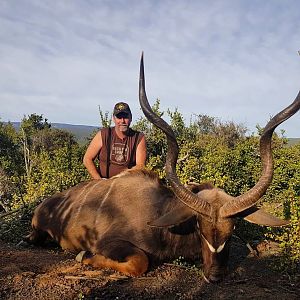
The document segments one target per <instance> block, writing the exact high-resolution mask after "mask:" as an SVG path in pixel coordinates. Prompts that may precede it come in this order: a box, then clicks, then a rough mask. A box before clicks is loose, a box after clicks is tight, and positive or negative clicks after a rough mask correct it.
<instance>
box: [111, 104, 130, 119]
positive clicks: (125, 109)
mask: <svg viewBox="0 0 300 300" xmlns="http://www.w3.org/2000/svg"><path fill="white" fill-rule="evenodd" d="M119 113H127V114H129V115H131V110H130V108H129V105H128V104H127V103H125V102H118V103H117V104H116V105H115V107H114V111H113V115H114V116H116V115H117V114H119Z"/></svg>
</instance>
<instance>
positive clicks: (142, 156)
mask: <svg viewBox="0 0 300 300" xmlns="http://www.w3.org/2000/svg"><path fill="white" fill-rule="evenodd" d="M135 155H136V156H135V161H136V166H138V167H144V166H145V164H146V158H147V147H146V139H145V136H144V135H143V137H142V138H141V140H140V142H139V144H138V145H137V147H136V154H135Z"/></svg>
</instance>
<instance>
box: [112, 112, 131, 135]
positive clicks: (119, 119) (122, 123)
mask: <svg viewBox="0 0 300 300" xmlns="http://www.w3.org/2000/svg"><path fill="white" fill-rule="evenodd" d="M113 121H114V123H115V126H116V128H117V129H118V130H120V131H121V132H126V131H127V130H128V129H129V126H130V123H131V115H130V114H128V113H123V112H122V113H119V114H117V115H115V116H113Z"/></svg>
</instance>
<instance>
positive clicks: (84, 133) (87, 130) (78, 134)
mask: <svg viewBox="0 0 300 300" xmlns="http://www.w3.org/2000/svg"><path fill="white" fill-rule="evenodd" d="M11 123H12V124H13V126H14V127H15V128H16V129H17V130H19V128H20V122H11ZM51 127H52V128H58V129H62V130H66V131H69V132H71V133H72V134H73V135H74V136H75V138H76V140H77V141H78V143H79V144H84V143H86V142H87V138H88V137H89V136H90V135H91V134H92V133H93V132H94V131H96V130H99V127H97V126H88V125H72V124H63V123H51Z"/></svg>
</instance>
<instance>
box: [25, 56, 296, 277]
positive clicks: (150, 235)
mask: <svg viewBox="0 0 300 300" xmlns="http://www.w3.org/2000/svg"><path fill="white" fill-rule="evenodd" d="M139 97H140V104H141V107H142V109H143V112H144V114H145V115H146V117H147V118H148V119H149V120H150V122H152V123H153V124H154V125H156V126H157V127H159V128H160V129H161V130H162V131H163V132H164V133H165V135H166V137H167V141H168V152H167V159H166V173H167V179H168V181H169V184H170V186H171V188H168V187H167V186H165V185H163V184H162V183H161V182H160V180H159V179H158V177H157V175H156V174H154V173H153V172H150V171H147V170H141V169H140V170H138V169H131V170H128V171H125V172H123V173H121V174H120V175H117V176H115V177H113V178H111V179H109V180H91V181H88V182H83V183H81V184H79V185H77V186H75V187H72V188H70V189H68V190H66V191H64V192H61V193H57V194H55V195H53V196H52V197H49V198H47V199H45V200H44V201H43V202H42V203H41V204H40V205H39V206H38V207H37V208H36V210H35V212H34V216H33V219H32V228H33V231H32V233H31V234H30V235H29V236H28V237H27V240H28V241H29V242H31V243H35V244H38V243H41V242H43V241H44V240H45V238H46V237H47V236H51V237H52V238H53V239H55V240H56V241H57V242H58V243H59V244H60V245H61V247H62V248H63V249H69V250H72V251H86V252H81V254H82V262H83V263H85V264H91V265H93V266H94V267H100V268H112V269H115V270H117V271H120V272H123V273H125V274H127V275H130V276H139V275H141V274H143V273H144V272H146V271H147V269H148V266H149V263H150V262H151V261H162V260H167V259H174V258H177V257H179V256H184V257H185V258H187V259H196V258H199V257H201V256H202V260H203V271H204V274H205V278H206V280H207V281H209V282H216V281H218V280H220V279H221V278H222V277H223V275H224V274H225V271H226V268H227V263H228V254H229V247H230V242H229V240H230V237H231V236H232V233H233V229H234V223H235V219H236V218H237V217H243V218H244V219H246V220H247V221H249V222H253V223H256V224H261V225H269V226H282V225H286V224H288V221H284V220H280V219H278V218H276V217H274V216H272V215H270V214H268V213H266V212H264V211H263V210H261V209H258V208H256V207H255V204H256V203H257V201H258V200H259V199H260V198H261V197H262V196H263V194H264V193H265V191H266V190H267V188H268V186H269V185H270V183H271V180H272V175H273V162H272V151H271V139H272V134H273V131H274V130H275V128H276V127H277V126H278V125H279V124H280V123H282V122H284V121H285V120H287V119H288V118H289V117H291V116H292V115H293V114H295V113H296V112H297V111H298V110H299V108H300V93H299V94H298V96H297V98H296V100H295V101H294V102H293V103H292V104H291V105H290V106H288V107H287V108H285V109H284V110H283V111H281V112H280V113H278V114H277V115H276V116H275V117H273V118H272V119H271V120H270V121H269V122H268V124H267V125H266V127H265V129H264V131H263V133H262V135H261V139H260V154H261V160H262V165H263V169H262V175H261V177H260V179H259V180H258V182H257V183H256V185H255V186H254V187H253V188H251V189H250V190H249V191H247V192H246V193H244V194H243V195H240V196H238V197H232V196H230V195H228V194H226V193H225V192H224V191H223V190H220V189H218V188H215V187H213V186H212V185H210V184H199V185H195V184H193V185H190V186H184V185H182V184H181V183H180V181H179V180H178V178H177V175H176V171H175V167H176V163H177V156H178V145H177V142H176V138H175V135H174V133H173V130H172V129H171V127H170V126H169V125H168V124H167V123H166V122H165V121H164V120H162V119H161V118H160V117H158V116H157V115H156V114H155V113H154V112H153V111H152V109H151V107H150V105H149V103H148V100H147V97H146V92H145V80H144V63H143V57H142V59H141V65H140V88H139Z"/></svg>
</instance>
